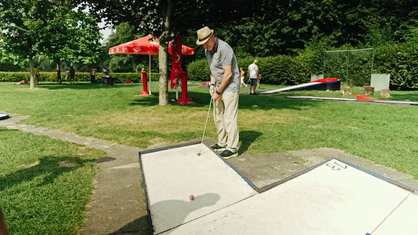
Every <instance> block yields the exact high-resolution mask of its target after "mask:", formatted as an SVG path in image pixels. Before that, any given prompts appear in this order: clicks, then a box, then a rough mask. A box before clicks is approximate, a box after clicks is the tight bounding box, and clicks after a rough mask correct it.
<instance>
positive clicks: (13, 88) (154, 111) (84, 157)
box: [0, 82, 418, 234]
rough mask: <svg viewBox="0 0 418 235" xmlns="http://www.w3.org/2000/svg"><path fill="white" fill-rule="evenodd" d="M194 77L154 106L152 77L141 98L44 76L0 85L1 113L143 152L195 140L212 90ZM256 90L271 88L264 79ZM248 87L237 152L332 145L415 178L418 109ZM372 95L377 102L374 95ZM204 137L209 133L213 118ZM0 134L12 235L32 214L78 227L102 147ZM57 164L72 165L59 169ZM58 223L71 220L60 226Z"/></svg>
mask: <svg viewBox="0 0 418 235" xmlns="http://www.w3.org/2000/svg"><path fill="white" fill-rule="evenodd" d="M198 84H199V82H191V83H190V85H189V87H188V90H189V93H188V95H189V97H190V98H192V99H193V101H194V103H193V104H191V105H178V104H176V102H175V101H173V102H172V103H171V104H170V105H168V106H159V105H158V82H153V87H152V91H153V94H152V95H151V96H145V97H144V96H139V95H138V94H139V92H140V91H141V90H142V86H140V85H139V84H118V85H115V86H105V85H92V84H87V83H84V84H81V83H80V84H72V85H57V84H52V83H51V84H47V83H44V84H43V83H41V84H40V85H38V87H37V88H35V89H33V90H30V89H29V88H28V87H27V86H17V85H15V84H12V83H0V111H4V112H8V113H9V114H14V113H16V114H20V115H28V116H30V118H29V119H27V120H24V121H23V123H26V124H31V125H36V126H42V127H47V128H51V129H60V130H63V131H67V132H73V133H76V134H78V135H82V136H92V137H96V138H100V139H106V140H111V141H116V142H118V143H121V144H125V145H131V146H136V147H139V148H140V149H149V148H154V147H156V146H158V147H161V146H168V145H173V144H178V143H181V142H188V141H195V140H199V141H200V138H201V137H202V133H203V128H204V124H205V120H206V115H207V111H208V105H209V101H210V97H209V95H208V90H207V88H202V87H199V86H198ZM262 88H263V90H268V89H270V88H278V86H272V85H264V84H262ZM248 93H249V90H248V88H242V90H241V96H240V104H239V128H240V137H241V138H240V139H241V151H248V152H251V153H270V152H282V151H289V150H298V149H313V148H320V147H329V148H336V149H340V150H343V151H345V152H347V153H350V154H353V155H357V156H359V157H362V158H365V159H369V160H372V161H374V162H376V163H379V164H382V165H385V166H389V167H393V168H395V169H397V170H399V171H401V172H404V173H407V174H411V175H413V176H414V177H415V178H416V179H418V161H417V157H418V106H406V105H387V104H373V103H365V102H361V103H359V102H337V101H314V100H301V99H289V98H286V96H288V95H311V96H327V97H341V98H354V95H351V96H342V94H341V93H340V92H325V91H293V92H286V93H281V94H276V95H269V96H264V95H258V96H250V95H248ZM353 93H359V94H361V93H362V89H361V88H356V89H354V91H353ZM179 95H181V91H180V90H179ZM170 97H171V98H173V99H174V98H175V97H176V96H175V91H174V90H171V89H170ZM372 97H373V98H376V99H380V97H379V94H377V93H375V94H374V95H373V96H372ZM389 99H393V100H409V101H418V91H408V92H407V91H404V92H400V91H392V92H391V97H390V98H389ZM205 136H206V138H207V139H212V140H213V139H215V138H216V133H215V127H214V124H213V121H212V116H210V120H209V123H208V127H207V130H206V134H205ZM0 139H1V143H0V153H1V155H0V156H1V157H0V161H1V166H0V169H1V171H0V183H1V185H0V187H1V188H2V191H1V192H0V196H1V197H0V205H2V206H4V207H5V213H9V214H12V215H11V219H10V223H11V225H12V226H13V227H15V229H16V230H14V231H15V234H28V233H29V234H30V233H31V232H28V230H24V229H22V230H20V226H23V225H24V224H26V223H27V221H28V219H35V217H38V216H39V217H41V218H38V219H39V220H38V221H37V222H33V223H34V224H37V225H36V229H38V228H39V233H43V231H46V230H43V229H46V228H44V226H45V225H44V224H43V223H44V221H48V222H49V223H55V221H54V220H57V218H59V220H60V223H57V224H55V225H51V226H52V228H48V229H51V231H52V230H53V229H62V231H61V230H53V231H57V233H60V234H71V233H73V232H74V231H76V230H77V229H78V228H79V226H80V224H81V223H82V216H83V212H84V211H83V209H84V206H85V203H86V202H87V201H88V198H89V197H90V193H91V185H92V179H93V176H94V173H95V171H94V164H93V162H92V159H95V158H98V157H100V156H101V153H100V152H99V151H93V150H89V149H84V148H82V147H80V146H77V145H73V144H68V143H64V142H60V141H53V140H50V139H48V138H46V137H39V136H33V135H31V134H27V133H20V132H18V131H7V130H3V129H0ZM9 148H10V149H12V151H11V150H9ZM63 149H64V150H65V151H63ZM4 156H6V157H4ZM62 161H70V162H76V163H77V164H76V166H75V167H70V168H68V167H60V164H59V163H60V162H62ZM32 171H35V172H34V173H33V172H32ZM44 172H50V173H48V174H46V173H44ZM68 187H72V189H74V191H77V190H78V191H77V196H74V197H70V196H68V195H66V194H67V193H68V192H66V191H67V188H68ZM49 200H51V201H54V203H52V202H49ZM75 201H77V202H75ZM38 204H39V205H38ZM67 204H70V205H67ZM74 204H77V205H74ZM42 205H47V207H46V208H45V207H43V206H42ZM63 205H67V206H68V207H69V208H68V210H67V211H63V210H62V207H63ZM55 213H60V214H61V215H59V216H58V215H55ZM34 214H36V215H37V216H34ZM50 217H53V218H54V220H51V219H50ZM21 218H24V219H21ZM61 224H63V226H61ZM64 224H68V225H66V228H65V229H64V228H63V227H64ZM30 226H32V227H33V224H31V225H30ZM18 227H19V228H18ZM54 227H55V228H54ZM18 229H19V230H18ZM48 231H49V230H48ZM37 233H38V230H37Z"/></svg>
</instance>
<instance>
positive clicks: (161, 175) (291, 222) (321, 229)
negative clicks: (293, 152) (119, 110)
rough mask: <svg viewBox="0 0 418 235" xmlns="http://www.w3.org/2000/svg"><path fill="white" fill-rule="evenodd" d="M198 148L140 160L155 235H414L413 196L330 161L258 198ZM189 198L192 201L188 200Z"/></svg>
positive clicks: (416, 204) (417, 227) (417, 204)
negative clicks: (193, 196) (190, 195)
mask: <svg viewBox="0 0 418 235" xmlns="http://www.w3.org/2000/svg"><path fill="white" fill-rule="evenodd" d="M199 146H200V145H193V146H188V147H182V148H178V149H171V150H166V151H162V152H154V153H153V154H151V155H144V156H143V157H142V164H143V168H144V169H145V172H144V173H145V179H146V184H147V188H148V195H149V198H150V210H151V216H152V221H153V224H154V225H155V233H156V234H228V235H229V234H292V235H298V234H321V235H324V234H325V235H327V234H332V235H335V234H339V235H344V234H347V235H352V234H360V235H361V234H363V235H365V234H367V233H370V234H373V235H374V234H415V233H416V232H417V231H418V223H416V215H418V197H417V195H415V194H413V193H412V192H410V191H408V190H405V189H403V188H400V187H398V186H396V185H394V184H391V183H389V182H387V181H385V180H383V179H382V178H377V177H375V176H372V175H370V174H368V173H366V172H364V171H362V170H360V169H358V168H356V167H352V166H351V165H346V164H345V163H344V162H342V161H339V160H336V159H332V160H330V161H328V162H326V163H324V164H322V165H320V166H318V167H316V168H315V169H313V170H311V171H309V172H307V173H304V174H302V175H300V176H298V177H296V178H294V179H292V180H289V181H287V182H285V183H283V184H281V185H278V186H276V187H274V188H272V189H270V190H268V191H265V192H263V193H260V194H257V193H256V192H255V191H254V190H253V189H252V188H251V187H250V186H249V185H248V184H247V183H246V182H245V181H244V180H243V179H242V178H241V177H240V176H239V175H238V174H237V173H235V172H234V171H233V170H231V169H230V167H229V166H228V165H227V164H226V163H225V162H223V161H222V160H221V159H219V158H218V157H217V156H216V155H214V154H213V153H211V151H210V150H208V149H206V150H205V151H204V154H203V155H202V156H200V157H197V152H199V150H198V149H199V148H200V147H199ZM196 179H197V180H196ZM192 193H194V194H195V195H198V196H197V197H196V199H195V201H189V199H188V198H187V197H188V195H189V194H192ZM199 197H201V198H199ZM399 231H401V233H399Z"/></svg>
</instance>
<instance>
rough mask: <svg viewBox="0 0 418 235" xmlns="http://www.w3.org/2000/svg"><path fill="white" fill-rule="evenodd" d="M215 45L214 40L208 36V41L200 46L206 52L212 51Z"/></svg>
mask: <svg viewBox="0 0 418 235" xmlns="http://www.w3.org/2000/svg"><path fill="white" fill-rule="evenodd" d="M215 43H216V39H215V37H214V36H213V35H212V36H210V38H209V40H208V41H207V42H206V43H204V44H202V47H203V48H204V49H206V50H208V51H212V50H213V48H214V47H215Z"/></svg>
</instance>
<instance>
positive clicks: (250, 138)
mask: <svg viewBox="0 0 418 235" xmlns="http://www.w3.org/2000/svg"><path fill="white" fill-rule="evenodd" d="M262 134H263V133H261V132H258V131H240V132H239V138H240V140H241V146H240V147H239V154H242V153H244V152H246V151H247V150H248V148H249V147H250V146H251V144H252V143H254V142H255V141H256V140H257V139H258V137H260V136H261V135H262Z"/></svg>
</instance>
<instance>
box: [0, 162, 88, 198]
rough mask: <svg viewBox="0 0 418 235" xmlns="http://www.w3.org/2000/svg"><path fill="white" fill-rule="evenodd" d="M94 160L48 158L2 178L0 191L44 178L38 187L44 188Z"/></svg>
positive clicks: (0, 178)
mask: <svg viewBox="0 0 418 235" xmlns="http://www.w3.org/2000/svg"><path fill="white" fill-rule="evenodd" d="M88 162H94V160H84V159H81V158H74V157H54V156H47V157H44V158H42V159H40V160H39V162H34V163H33V164H28V165H27V166H26V167H25V168H23V169H20V170H18V171H15V172H13V173H10V174H9V175H5V176H1V177H0V191H3V190H5V189H8V188H11V187H13V186H16V185H18V184H21V183H25V182H30V181H32V180H33V179H35V178H37V177H40V176H43V180H42V182H41V183H39V184H38V185H37V186H44V185H47V184H51V183H54V180H55V179H56V178H58V177H59V176H60V175H62V174H65V173H67V172H71V171H74V170H75V169H77V168H80V167H82V166H84V165H85V164H86V163H88Z"/></svg>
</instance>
